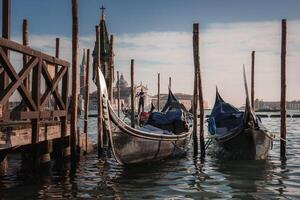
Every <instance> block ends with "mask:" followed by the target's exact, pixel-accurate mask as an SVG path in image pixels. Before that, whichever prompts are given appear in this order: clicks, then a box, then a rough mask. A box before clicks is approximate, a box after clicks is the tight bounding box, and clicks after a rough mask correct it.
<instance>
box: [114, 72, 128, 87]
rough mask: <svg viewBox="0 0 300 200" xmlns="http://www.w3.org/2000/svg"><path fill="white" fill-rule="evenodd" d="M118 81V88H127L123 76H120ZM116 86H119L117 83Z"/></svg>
mask: <svg viewBox="0 0 300 200" xmlns="http://www.w3.org/2000/svg"><path fill="white" fill-rule="evenodd" d="M119 81H120V88H125V87H128V83H127V81H126V80H125V79H124V76H123V74H121V76H120V80H119ZM118 84H119V82H118V81H117V83H116V87H118Z"/></svg>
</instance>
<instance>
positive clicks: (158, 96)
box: [157, 73, 160, 111]
mask: <svg viewBox="0 0 300 200" xmlns="http://www.w3.org/2000/svg"><path fill="white" fill-rule="evenodd" d="M159 101H160V73H158V74H157V111H159V110H160V109H159V106H160V105H159V103H160V102H159Z"/></svg>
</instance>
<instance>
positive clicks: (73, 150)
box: [71, 0, 79, 164]
mask: <svg viewBox="0 0 300 200" xmlns="http://www.w3.org/2000/svg"><path fill="white" fill-rule="evenodd" d="M78 38H79V33H78V2H77V0H72V105H71V108H72V113H71V161H72V164H75V163H76V161H77V159H78V155H77V153H78V149H77V144H76V143H77V117H78V110H77V109H78V87H77V86H78V80H77V71H78Z"/></svg>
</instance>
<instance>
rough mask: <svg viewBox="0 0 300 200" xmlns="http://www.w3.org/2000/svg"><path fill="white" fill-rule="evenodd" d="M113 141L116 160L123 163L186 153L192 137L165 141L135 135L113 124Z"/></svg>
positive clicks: (157, 159)
mask: <svg viewBox="0 0 300 200" xmlns="http://www.w3.org/2000/svg"><path fill="white" fill-rule="evenodd" d="M111 137H112V138H111V141H112V143H113V144H112V146H113V151H114V156H115V158H116V160H117V161H118V162H119V163H121V164H136V163H145V162H154V161H159V160H163V159H166V158H169V157H174V156H179V155H184V154H185V152H186V150H187V147H188V144H189V140H190V137H185V138H181V139H178V140H170V141H168V140H167V141H166V140H165V141H164V140H159V139H153V138H144V137H139V136H134V135H130V134H128V133H126V131H124V130H120V129H119V128H118V127H117V126H115V125H114V124H112V134H111Z"/></svg>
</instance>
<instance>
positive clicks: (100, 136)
mask: <svg viewBox="0 0 300 200" xmlns="http://www.w3.org/2000/svg"><path fill="white" fill-rule="evenodd" d="M96 66H97V67H98V68H99V67H100V30H99V26H96ZM99 90H100V89H99V88H98V93H97V95H98V96H97V98H98V118H97V120H98V156H101V155H102V150H103V116H102V115H103V113H102V98H101V94H100V91H99Z"/></svg>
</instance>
